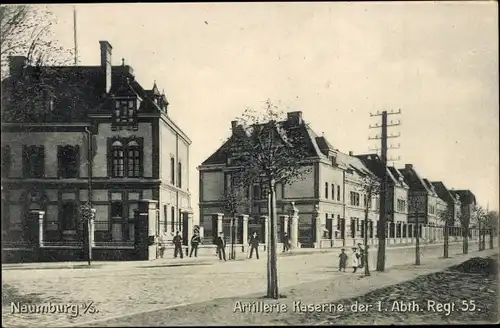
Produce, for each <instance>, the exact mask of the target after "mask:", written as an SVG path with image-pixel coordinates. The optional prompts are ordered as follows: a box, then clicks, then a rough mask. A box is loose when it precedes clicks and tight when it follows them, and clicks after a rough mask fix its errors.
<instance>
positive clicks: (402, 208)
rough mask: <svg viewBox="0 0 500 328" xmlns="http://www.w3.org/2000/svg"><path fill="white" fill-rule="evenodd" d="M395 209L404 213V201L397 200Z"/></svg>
mask: <svg viewBox="0 0 500 328" xmlns="http://www.w3.org/2000/svg"><path fill="white" fill-rule="evenodd" d="M397 209H398V212H405V211H406V201H405V200H404V199H398V204H397Z"/></svg>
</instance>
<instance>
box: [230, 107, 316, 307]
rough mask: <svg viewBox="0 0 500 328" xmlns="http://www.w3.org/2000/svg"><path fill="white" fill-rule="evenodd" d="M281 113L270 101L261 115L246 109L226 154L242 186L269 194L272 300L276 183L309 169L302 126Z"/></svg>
mask: <svg viewBox="0 0 500 328" xmlns="http://www.w3.org/2000/svg"><path fill="white" fill-rule="evenodd" d="M283 114H284V113H283V112H281V111H280V110H279V109H278V106H276V105H274V104H273V103H272V102H271V101H270V100H267V101H266V102H265V109H264V111H263V113H262V114H260V113H258V112H256V111H255V110H252V109H247V110H246V111H245V112H244V113H243V115H242V117H241V118H240V123H241V125H239V127H237V129H238V131H236V132H235V133H233V135H232V137H231V138H232V146H231V147H229V148H228V153H229V154H228V155H229V156H230V157H231V158H232V159H233V161H234V162H235V165H236V166H237V167H238V170H239V172H240V173H241V177H242V178H243V179H242V183H243V185H245V186H248V187H249V186H252V185H253V184H254V183H260V184H263V185H266V186H267V190H268V192H269V196H270V197H269V199H268V205H269V206H268V208H269V209H270V213H269V232H270V245H269V246H270V251H269V252H268V265H269V271H270V277H269V278H270V279H269V280H270V282H268V291H267V296H268V297H269V298H274V299H278V298H279V293H278V269H277V250H276V247H277V236H276V235H277V209H276V184H278V183H280V184H291V183H293V182H294V181H297V180H298V179H301V178H302V177H303V176H304V174H305V173H307V172H308V171H309V170H310V167H308V166H307V164H308V163H307V158H308V156H309V149H308V147H307V142H306V138H308V134H307V130H306V126H305V123H304V122H303V121H300V120H284V119H282V116H283Z"/></svg>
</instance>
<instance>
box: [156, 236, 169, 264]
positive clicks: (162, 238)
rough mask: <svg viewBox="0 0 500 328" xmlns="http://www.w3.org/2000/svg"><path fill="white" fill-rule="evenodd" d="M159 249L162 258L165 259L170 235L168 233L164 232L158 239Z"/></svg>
mask: <svg viewBox="0 0 500 328" xmlns="http://www.w3.org/2000/svg"><path fill="white" fill-rule="evenodd" d="M158 239H159V240H158V247H159V248H160V257H161V258H163V255H164V254H165V248H166V246H167V239H168V235H167V232H166V231H163V233H162V234H161V235H160V237H159V238H158Z"/></svg>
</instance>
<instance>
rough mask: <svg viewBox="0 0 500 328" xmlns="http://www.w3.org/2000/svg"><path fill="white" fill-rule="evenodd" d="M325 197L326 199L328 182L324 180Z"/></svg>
mask: <svg viewBox="0 0 500 328" xmlns="http://www.w3.org/2000/svg"><path fill="white" fill-rule="evenodd" d="M325 198H327V199H328V182H325Z"/></svg>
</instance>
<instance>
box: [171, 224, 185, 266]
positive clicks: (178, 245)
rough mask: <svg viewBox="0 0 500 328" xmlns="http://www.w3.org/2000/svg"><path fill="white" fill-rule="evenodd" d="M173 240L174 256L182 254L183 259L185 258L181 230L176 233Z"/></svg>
mask: <svg viewBox="0 0 500 328" xmlns="http://www.w3.org/2000/svg"><path fill="white" fill-rule="evenodd" d="M173 241H174V258H177V254H180V256H181V259H182V258H184V255H183V254H182V237H181V235H180V234H179V231H177V232H176V233H175V237H174V240H173Z"/></svg>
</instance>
